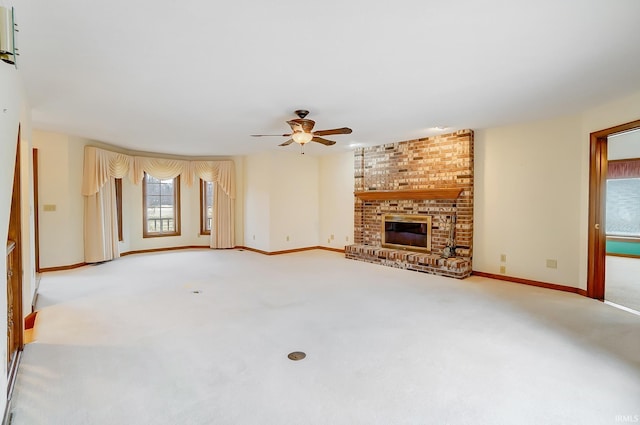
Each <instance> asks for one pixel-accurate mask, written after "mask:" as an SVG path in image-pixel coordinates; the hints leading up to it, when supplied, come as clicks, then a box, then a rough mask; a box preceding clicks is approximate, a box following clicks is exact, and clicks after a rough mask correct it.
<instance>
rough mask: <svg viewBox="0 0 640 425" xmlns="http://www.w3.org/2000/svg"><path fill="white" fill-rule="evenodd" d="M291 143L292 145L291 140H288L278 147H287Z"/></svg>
mask: <svg viewBox="0 0 640 425" xmlns="http://www.w3.org/2000/svg"><path fill="white" fill-rule="evenodd" d="M291 143H293V139H289V140H287V141H286V142H284V143H280V144H279V145H278V146H289V145H290V144H291Z"/></svg>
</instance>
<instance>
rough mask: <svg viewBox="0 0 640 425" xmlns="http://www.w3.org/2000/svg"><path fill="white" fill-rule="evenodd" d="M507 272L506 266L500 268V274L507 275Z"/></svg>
mask: <svg viewBox="0 0 640 425" xmlns="http://www.w3.org/2000/svg"><path fill="white" fill-rule="evenodd" d="M506 272H507V268H506V267H505V266H500V273H501V274H505V273H506Z"/></svg>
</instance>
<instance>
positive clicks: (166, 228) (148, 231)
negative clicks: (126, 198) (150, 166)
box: [142, 173, 180, 238]
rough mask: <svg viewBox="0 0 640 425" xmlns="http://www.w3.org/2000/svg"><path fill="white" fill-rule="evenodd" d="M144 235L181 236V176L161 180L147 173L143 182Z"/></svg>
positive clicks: (148, 236)
mask: <svg viewBox="0 0 640 425" xmlns="http://www.w3.org/2000/svg"><path fill="white" fill-rule="evenodd" d="M142 202H143V204H144V205H143V215H144V223H143V236H144V237H145V238H151V237H157V236H180V176H178V177H176V178H174V179H166V180H161V179H157V178H155V177H153V176H151V175H149V174H147V173H145V175H144V180H143V183H142Z"/></svg>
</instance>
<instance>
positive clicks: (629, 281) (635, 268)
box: [604, 256, 640, 422]
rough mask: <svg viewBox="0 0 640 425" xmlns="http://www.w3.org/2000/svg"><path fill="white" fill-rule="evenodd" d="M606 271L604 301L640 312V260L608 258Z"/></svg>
mask: <svg viewBox="0 0 640 425" xmlns="http://www.w3.org/2000/svg"><path fill="white" fill-rule="evenodd" d="M605 271H606V276H605V285H604V299H605V300H607V301H611V302H612V303H616V304H619V305H621V306H624V307H627V308H630V309H632V310H635V311H640V258H627V257H612V256H607V262H606V267H605ZM639 422H640V420H639Z"/></svg>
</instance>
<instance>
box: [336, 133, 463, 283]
mask: <svg viewBox="0 0 640 425" xmlns="http://www.w3.org/2000/svg"><path fill="white" fill-rule="evenodd" d="M354 159H355V192H356V200H355V213H354V230H355V241H354V242H355V244H354V245H350V246H347V247H346V257H347V258H350V259H355V260H361V261H367V262H372V263H378V264H383V265H386V266H390V267H398V268H404V269H409V270H416V271H420V272H425V273H432V274H438V275H443V276H450V277H456V278H464V277H467V276H469V275H470V274H471V256H472V249H473V131H471V130H461V131H458V132H456V133H451V134H446V135H441V136H435V137H429V138H424V139H418V140H410V141H406V142H398V143H392V144H387V145H382V146H376V147H370V148H364V149H360V150H358V151H356V153H355V156H354ZM394 193H395V194H397V195H394ZM458 193H459V195H458V196H456V195H457V194H458ZM384 214H421V215H430V216H431V217H432V240H431V246H432V251H431V252H430V253H417V252H412V251H405V250H394V249H389V248H383V247H381V235H380V231H381V228H382V217H383V216H384ZM454 220H455V245H456V250H455V257H451V258H447V259H445V258H443V257H442V253H443V250H444V248H445V247H446V243H447V239H448V237H449V232H450V228H451V227H450V226H452V223H453V221H454Z"/></svg>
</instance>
